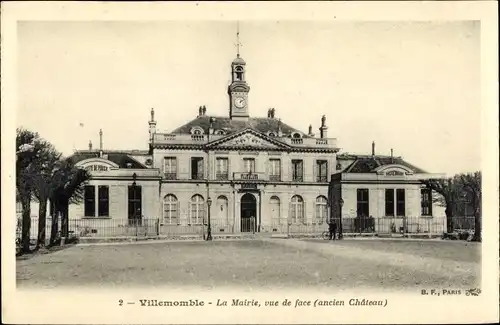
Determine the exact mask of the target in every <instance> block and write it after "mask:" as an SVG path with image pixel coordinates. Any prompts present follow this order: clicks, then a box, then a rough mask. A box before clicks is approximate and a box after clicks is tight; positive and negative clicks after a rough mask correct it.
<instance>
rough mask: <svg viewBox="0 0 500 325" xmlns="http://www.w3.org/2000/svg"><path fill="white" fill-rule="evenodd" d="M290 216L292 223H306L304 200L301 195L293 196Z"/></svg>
mask: <svg viewBox="0 0 500 325" xmlns="http://www.w3.org/2000/svg"><path fill="white" fill-rule="evenodd" d="M290 203H291V207H290V214H291V217H292V223H304V200H303V199H302V197H300V196H299V195H294V196H292V201H291V202H290Z"/></svg>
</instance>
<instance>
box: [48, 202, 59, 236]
mask: <svg viewBox="0 0 500 325" xmlns="http://www.w3.org/2000/svg"><path fill="white" fill-rule="evenodd" d="M58 230H59V207H58V204H57V203H56V204H55V205H54V215H53V216H52V225H51V228H50V246H53V245H54V244H55V243H56V240H57V232H58Z"/></svg>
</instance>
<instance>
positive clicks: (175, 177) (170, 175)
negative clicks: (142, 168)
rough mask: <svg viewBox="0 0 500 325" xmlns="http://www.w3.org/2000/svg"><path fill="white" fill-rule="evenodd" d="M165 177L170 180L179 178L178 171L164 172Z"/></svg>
mask: <svg viewBox="0 0 500 325" xmlns="http://www.w3.org/2000/svg"><path fill="white" fill-rule="evenodd" d="M163 177H164V178H165V179H168V180H175V179H177V173H164V174H163Z"/></svg>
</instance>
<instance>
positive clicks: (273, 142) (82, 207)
mask: <svg viewBox="0 0 500 325" xmlns="http://www.w3.org/2000/svg"><path fill="white" fill-rule="evenodd" d="M231 75H232V81H231V83H230V85H229V86H228V98H229V107H228V108H229V114H228V116H213V115H211V114H209V113H208V112H207V108H206V107H205V106H200V107H199V108H198V112H197V116H196V117H194V118H193V119H192V120H190V121H189V122H187V123H186V124H184V125H182V126H179V127H178V128H176V129H174V130H172V131H171V132H159V131H158V129H157V121H156V120H155V116H154V115H155V114H154V113H155V112H154V110H153V109H152V110H151V117H150V120H149V122H148V123H149V150H146V151H140V150H132V151H113V150H111V151H110V150H104V149H103V146H102V132H101V134H100V137H101V141H100V147H99V149H97V150H94V149H92V146H91V144H90V145H89V150H82V151H78V152H75V154H74V155H73V156H72V159H73V160H74V161H75V163H76V164H77V165H78V166H80V167H82V168H86V169H88V170H89V171H90V172H91V174H92V180H91V181H90V182H89V183H88V184H87V186H86V189H85V199H84V202H83V203H82V204H78V205H72V206H71V207H70V217H71V219H77V220H88V222H89V225H90V224H91V225H92V227H98V226H103V227H104V226H106V223H108V224H110V225H112V227H116V226H124V225H131V224H132V225H137V220H148V219H156V220H159V221H158V223H157V231H158V232H159V233H161V234H169V233H175V234H182V233H190V232H199V231H205V230H206V225H207V223H208V217H209V215H210V224H211V226H212V232H213V233H240V232H267V233H284V232H300V231H301V230H305V231H308V232H311V231H313V232H314V231H324V230H326V229H327V227H328V226H327V222H328V220H329V219H330V218H339V217H340V216H341V215H342V216H344V217H345V218H356V217H357V216H359V215H360V213H366V214H369V215H373V216H376V217H381V216H385V215H387V211H388V210H387V209H388V208H387V206H388V204H386V202H385V201H384V200H385V195H389V194H387V193H389V192H391V191H390V190H391V189H393V192H391V193H393V195H394V200H393V201H394V202H396V201H398V200H399V201H401V198H402V197H404V201H405V206H404V214H405V215H415V216H423V215H422V214H421V213H420V214H419V212H420V211H421V204H422V203H421V202H422V197H421V184H420V180H421V179H422V178H428V177H434V176H436V175H433V174H428V173H425V172H424V171H422V170H420V169H418V168H416V167H414V166H411V165H410V164H408V163H406V162H405V161H403V160H402V159H401V158H398V157H396V158H395V157H382V156H375V153H374V152H372V155H371V156H353V155H348V154H343V155H338V152H339V148H338V146H337V140H336V138H333V137H330V136H329V135H328V126H327V121H326V117H325V116H322V117H321V118H319V117H318V131H319V132H318V134H317V135H315V134H314V133H313V127H312V125H310V126H309V129H308V132H302V131H301V130H299V129H296V128H294V127H292V126H290V125H288V124H286V123H285V121H282V120H281V119H280V118H279V117H278V115H277V113H276V110H275V109H274V108H271V109H269V110H268V114H267V116H266V117H252V116H251V114H250V105H249V92H250V86H249V85H248V83H247V80H246V62H245V61H244V60H243V59H242V58H241V57H240V56H239V55H238V56H237V58H236V59H235V60H233V62H232V63H231ZM373 151H374V148H373ZM388 159H389V160H388ZM401 189H403V190H404V193H403V192H401ZM360 190H361V192H363V193H366V191H368V194H366V195H367V196H366V198H363V197H362V198H361V201H363V200H364V201H366V202H364V203H360V200H359V198H358V196H359V195H365V194H363V193H362V194H359V193H360ZM401 193H403V194H401ZM401 195H403V196H401ZM340 198H342V199H343V200H344V205H343V207H342V208H341V207H340V206H339V199H340ZM393 204H394V209H395V211H396V210H397V211H398V213H400V212H401V204H399V205H397V203H393ZM360 209H361V210H360ZM362 209H366V210H362ZM398 209H399V210H398ZM431 210H432V207H431ZM431 216H432V212H431V214H430V216H427V217H431ZM106 220H107V221H106ZM82 222H84V221H82ZM96 222H97V223H96ZM140 222H142V221H140ZM144 222H145V221H144Z"/></svg>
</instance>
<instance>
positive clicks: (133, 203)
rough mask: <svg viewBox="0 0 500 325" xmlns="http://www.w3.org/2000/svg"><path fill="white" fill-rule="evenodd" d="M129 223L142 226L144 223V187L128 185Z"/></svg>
mask: <svg viewBox="0 0 500 325" xmlns="http://www.w3.org/2000/svg"><path fill="white" fill-rule="evenodd" d="M128 224H129V225H131V226H140V225H141V224H142V188H141V187H140V186H129V187H128Z"/></svg>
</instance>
